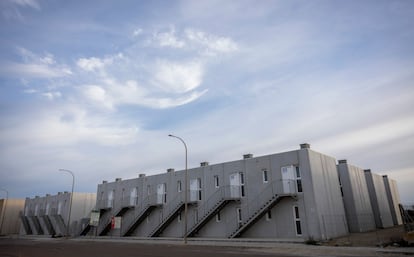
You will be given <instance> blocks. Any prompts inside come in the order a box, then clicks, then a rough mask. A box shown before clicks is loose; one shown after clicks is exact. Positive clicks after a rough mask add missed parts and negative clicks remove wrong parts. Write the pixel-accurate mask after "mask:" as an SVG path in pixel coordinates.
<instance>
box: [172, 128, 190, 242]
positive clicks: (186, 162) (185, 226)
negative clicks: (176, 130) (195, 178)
mask: <svg viewBox="0 0 414 257" xmlns="http://www.w3.org/2000/svg"><path fill="white" fill-rule="evenodd" d="M168 136H169V137H175V138H177V139H178V140H180V141H181V142H182V143H183V144H184V148H185V177H184V184H185V187H184V244H187V211H188V201H187V198H188V158H187V145H186V143H185V142H184V140H183V139H182V138H181V137H177V136H174V135H171V134H170V135H168Z"/></svg>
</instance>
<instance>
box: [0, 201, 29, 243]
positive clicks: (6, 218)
mask: <svg viewBox="0 0 414 257" xmlns="http://www.w3.org/2000/svg"><path fill="white" fill-rule="evenodd" d="M23 208H24V199H0V235H13V234H19V231H20V219H19V217H20V215H21V213H22V212H23Z"/></svg>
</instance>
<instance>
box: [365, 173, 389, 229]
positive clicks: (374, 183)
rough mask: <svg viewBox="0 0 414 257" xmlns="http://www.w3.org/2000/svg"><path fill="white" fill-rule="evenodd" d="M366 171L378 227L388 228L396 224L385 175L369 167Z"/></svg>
mask: <svg viewBox="0 0 414 257" xmlns="http://www.w3.org/2000/svg"><path fill="white" fill-rule="evenodd" d="M364 172H365V179H366V181H367V187H368V193H369V198H370V201H371V207H372V212H373V213H374V219H375V224H376V227H377V228H388V227H392V226H394V222H393V219H392V215H391V208H390V205H389V202H388V197H387V192H386V189H385V185H384V180H383V177H382V176H381V175H378V174H374V173H372V172H371V170H369V169H367V170H364Z"/></svg>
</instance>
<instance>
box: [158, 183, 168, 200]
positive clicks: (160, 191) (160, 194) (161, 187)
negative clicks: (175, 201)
mask: <svg viewBox="0 0 414 257" xmlns="http://www.w3.org/2000/svg"><path fill="white" fill-rule="evenodd" d="M165 202H166V191H165V184H158V185H157V204H163V203H165Z"/></svg>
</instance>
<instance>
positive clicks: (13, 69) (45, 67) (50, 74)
mask: <svg viewBox="0 0 414 257" xmlns="http://www.w3.org/2000/svg"><path fill="white" fill-rule="evenodd" d="M17 50H18V52H19V54H20V56H21V58H22V59H23V63H18V62H3V63H0V74H3V75H4V76H7V77H19V78H21V77H24V78H26V79H27V78H42V79H47V78H58V77H66V76H70V75H72V74H73V73H72V70H71V69H70V68H69V67H68V66H66V65H62V64H58V63H57V62H56V60H55V59H54V56H53V55H52V54H49V53H46V54H44V55H43V56H39V55H36V54H34V53H32V52H31V51H29V50H27V49H25V48H17Z"/></svg>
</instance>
